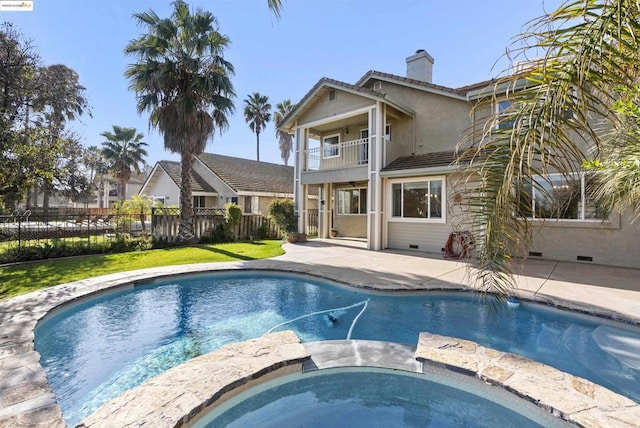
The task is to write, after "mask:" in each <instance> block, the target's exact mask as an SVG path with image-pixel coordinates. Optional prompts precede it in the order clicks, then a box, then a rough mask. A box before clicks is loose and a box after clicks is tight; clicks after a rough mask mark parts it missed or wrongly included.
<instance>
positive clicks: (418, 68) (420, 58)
mask: <svg viewBox="0 0 640 428" xmlns="http://www.w3.org/2000/svg"><path fill="white" fill-rule="evenodd" d="M433 62H434V60H433V57H432V56H431V55H429V54H428V53H427V51H425V50H424V49H418V50H417V51H416V53H415V54H414V55H411V56H410V57H407V77H408V78H409V79H415V80H420V81H422V82H428V83H432V82H431V80H432V77H433Z"/></svg>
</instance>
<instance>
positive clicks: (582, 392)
mask: <svg viewBox="0 0 640 428" xmlns="http://www.w3.org/2000/svg"><path fill="white" fill-rule="evenodd" d="M416 359H417V360H418V361H420V362H422V363H423V364H425V367H424V371H428V366H429V365H434V366H436V367H440V368H445V369H447V370H452V371H455V372H458V373H462V374H466V375H469V376H472V377H476V378H478V379H480V380H483V381H485V382H487V383H489V384H492V385H496V386H500V387H502V388H504V389H505V390H507V391H509V392H511V393H513V394H515V395H517V396H519V397H521V398H524V399H526V400H528V401H530V402H532V403H534V404H536V405H537V406H538V407H541V408H543V409H545V410H547V411H549V412H550V413H552V414H553V415H555V416H557V417H559V418H561V419H563V420H565V421H567V422H571V423H573V424H575V425H577V426H579V427H584V428H598V427H605V426H606V427H611V428H614V427H626V428H631V427H636V426H637V424H636V423H637V421H639V420H640V404H638V403H636V402H635V401H633V400H631V399H630V398H627V397H625V396H622V395H620V394H617V393H615V392H613V391H611V390H609V389H607V388H605V387H603V386H600V385H598V384H595V383H593V382H591V381H589V380H586V379H583V378H580V377H578V376H574V375H571V374H568V373H565V372H562V371H560V370H558V369H556V368H553V367H551V366H547V365H545V364H542V363H539V362H537V361H534V360H531V359H529V358H525V357H522V356H520V355H516V354H512V353H507V352H502V351H497V350H495V349H491V348H487V347H484V346H481V345H479V344H477V343H475V342H472V341H469V340H463V339H457V338H453V337H447V336H441V335H437V334H432V333H425V332H423V333H420V337H419V339H418V346H417V349H416Z"/></svg>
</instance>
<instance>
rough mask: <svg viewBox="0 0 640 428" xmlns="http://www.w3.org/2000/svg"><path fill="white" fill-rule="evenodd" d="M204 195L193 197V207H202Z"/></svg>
mask: <svg viewBox="0 0 640 428" xmlns="http://www.w3.org/2000/svg"><path fill="white" fill-rule="evenodd" d="M204 201H205V197H204V196H194V197H193V208H204Z"/></svg>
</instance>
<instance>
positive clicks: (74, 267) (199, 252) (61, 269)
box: [0, 240, 284, 299]
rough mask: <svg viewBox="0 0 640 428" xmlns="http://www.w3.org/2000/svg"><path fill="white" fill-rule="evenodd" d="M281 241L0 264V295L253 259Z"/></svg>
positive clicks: (278, 248)
mask: <svg viewBox="0 0 640 428" xmlns="http://www.w3.org/2000/svg"><path fill="white" fill-rule="evenodd" d="M283 253H284V251H283V250H282V241H280V240H265V241H254V242H240V243H227V244H208V245H194V246H189V247H180V248H167V249H160V250H150V251H140V252H130V253H118V254H101V255H94V256H82V257H73V258H65V259H51V260H43V261H38V262H28V263H20V264H14V265H7V266H2V267H0V299H4V298H8V297H14V296H17V295H20V294H24V293H28V292H30V291H34V290H39V289H41V288H46V287H51V286H54V285H58V284H63V283H66V282H71V281H77V280H80V279H84V278H89V277H92V276H99V275H106V274H109V273H116V272H124V271H129V270H136V269H145V268H151V267H158V266H170V265H180V264H188V263H205V262H230V261H238V260H256V259H265V258H269V257H275V256H279V255H281V254H283Z"/></svg>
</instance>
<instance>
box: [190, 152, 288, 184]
mask: <svg viewBox="0 0 640 428" xmlns="http://www.w3.org/2000/svg"><path fill="white" fill-rule="evenodd" d="M198 160H200V162H202V163H203V164H204V165H205V166H206V167H207V168H209V169H210V170H211V171H212V172H213V173H214V174H216V175H217V176H218V177H219V178H220V179H221V180H222V181H224V182H225V183H226V184H227V185H228V186H229V187H230V188H231V189H233V191H235V192H255V193H279V194H293V167H292V166H285V165H278V164H275V163H269V162H257V161H253V160H249V159H241V158H235V157H231V156H223V155H217V154H213V153H202V154H201V155H199V156H198Z"/></svg>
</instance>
